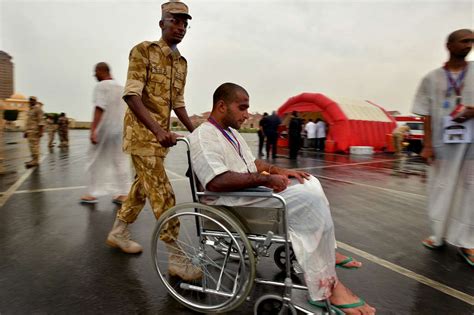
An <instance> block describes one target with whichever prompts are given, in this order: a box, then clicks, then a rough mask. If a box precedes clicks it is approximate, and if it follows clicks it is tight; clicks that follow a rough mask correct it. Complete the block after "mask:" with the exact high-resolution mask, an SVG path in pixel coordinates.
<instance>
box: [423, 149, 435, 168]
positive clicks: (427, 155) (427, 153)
mask: <svg viewBox="0 0 474 315" xmlns="http://www.w3.org/2000/svg"><path fill="white" fill-rule="evenodd" d="M420 156H421V157H422V158H423V159H425V161H426V164H428V165H431V164H432V163H433V160H434V158H435V155H434V152H433V147H432V146H430V145H425V146H423V150H422V151H421V153H420Z"/></svg>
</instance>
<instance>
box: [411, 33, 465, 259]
mask: <svg viewBox="0 0 474 315" xmlns="http://www.w3.org/2000/svg"><path fill="white" fill-rule="evenodd" d="M473 42H474V34H473V32H472V30H469V29H462V30H457V31H455V32H453V33H451V34H450V35H449V37H448V40H447V43H446V47H447V49H448V51H449V60H448V62H446V64H445V65H444V67H442V68H438V69H436V70H433V71H432V72H430V73H429V74H428V75H426V76H425V77H424V78H423V81H422V82H421V84H420V86H419V89H418V93H417V94H416V97H415V101H414V106H413V112H414V113H416V114H419V115H423V116H425V124H424V129H425V136H424V138H425V139H424V148H423V151H422V152H421V156H422V157H424V158H425V159H426V160H427V162H428V164H430V168H429V172H428V178H429V181H428V189H429V191H428V214H429V218H430V223H431V229H432V233H433V234H432V235H431V236H430V237H428V238H426V239H425V240H423V245H425V246H426V247H428V248H430V249H437V248H440V247H441V246H442V245H443V244H444V242H445V241H446V242H448V243H450V244H452V245H454V246H457V247H458V248H459V253H460V254H461V255H462V257H463V258H464V259H465V260H466V262H467V263H469V264H470V265H471V266H474V206H473V205H474V146H473V143H472V141H473V138H474V135H473V133H474V119H473V118H474V63H473V62H472V61H471V62H467V61H466V57H467V55H468V54H469V52H470V51H471V48H472V45H473ZM463 130H464V132H465V134H462V133H461V134H460V132H462V131H463Z"/></svg>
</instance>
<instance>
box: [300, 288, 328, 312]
mask: <svg viewBox="0 0 474 315" xmlns="http://www.w3.org/2000/svg"><path fill="white" fill-rule="evenodd" d="M291 303H292V304H293V306H294V307H295V308H296V309H297V310H298V311H300V312H302V313H304V314H314V315H326V314H328V313H327V312H325V310H323V309H321V308H318V307H316V306H313V305H311V304H309V302H308V291H306V290H298V289H293V290H291Z"/></svg>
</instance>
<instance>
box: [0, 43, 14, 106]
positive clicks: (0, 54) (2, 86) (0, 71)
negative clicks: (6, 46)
mask: <svg viewBox="0 0 474 315" xmlns="http://www.w3.org/2000/svg"><path fill="white" fill-rule="evenodd" d="M11 60H12V57H11V56H10V55H9V54H7V53H6V52H4V51H1V50H0V99H2V98H8V97H10V95H12V94H13V91H14V86H13V62H12V61H11Z"/></svg>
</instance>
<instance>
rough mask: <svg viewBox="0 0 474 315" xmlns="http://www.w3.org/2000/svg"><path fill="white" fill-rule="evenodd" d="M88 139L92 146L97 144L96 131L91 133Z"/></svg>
mask: <svg viewBox="0 0 474 315" xmlns="http://www.w3.org/2000/svg"><path fill="white" fill-rule="evenodd" d="M90 139H91V142H92V144H97V143H99V141H98V138H97V131H96V130H93V131H91V136H90Z"/></svg>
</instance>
